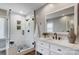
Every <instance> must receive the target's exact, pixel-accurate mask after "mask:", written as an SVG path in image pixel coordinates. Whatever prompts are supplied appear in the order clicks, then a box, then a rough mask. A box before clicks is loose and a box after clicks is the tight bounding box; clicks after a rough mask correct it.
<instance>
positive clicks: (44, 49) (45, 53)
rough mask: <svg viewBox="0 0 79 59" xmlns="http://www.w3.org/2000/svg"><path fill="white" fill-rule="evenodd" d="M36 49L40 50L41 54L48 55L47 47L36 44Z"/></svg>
mask: <svg viewBox="0 0 79 59" xmlns="http://www.w3.org/2000/svg"><path fill="white" fill-rule="evenodd" d="M36 51H38V52H40V53H41V54H43V55H49V49H46V48H43V47H41V46H39V45H37V46H36Z"/></svg>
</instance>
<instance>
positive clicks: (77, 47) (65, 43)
mask: <svg viewBox="0 0 79 59" xmlns="http://www.w3.org/2000/svg"><path fill="white" fill-rule="evenodd" d="M39 40H42V41H45V42H48V43H51V44H57V45H61V46H64V47H69V48H72V49H75V50H79V42H76V43H74V44H72V43H69V41H68V39H67V40H66V39H62V40H55V39H50V38H39Z"/></svg>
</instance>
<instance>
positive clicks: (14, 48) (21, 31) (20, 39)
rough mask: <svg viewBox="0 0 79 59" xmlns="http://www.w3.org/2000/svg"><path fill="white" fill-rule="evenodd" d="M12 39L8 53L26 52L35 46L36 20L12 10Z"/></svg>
mask: <svg viewBox="0 0 79 59" xmlns="http://www.w3.org/2000/svg"><path fill="white" fill-rule="evenodd" d="M9 16H10V40H9V49H8V51H9V52H8V54H11V55H12V54H14V55H15V54H24V53H23V51H27V50H29V49H31V48H34V45H33V43H34V20H33V19H32V18H29V19H28V20H27V19H26V16H25V15H21V14H18V13H16V12H13V11H10V14H9Z"/></svg>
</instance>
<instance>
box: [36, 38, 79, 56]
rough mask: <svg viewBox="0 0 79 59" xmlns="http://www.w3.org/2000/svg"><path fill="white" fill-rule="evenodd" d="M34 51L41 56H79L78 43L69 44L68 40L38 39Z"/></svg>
mask: <svg viewBox="0 0 79 59" xmlns="http://www.w3.org/2000/svg"><path fill="white" fill-rule="evenodd" d="M36 51H37V52H39V53H41V54H43V55H79V43H78V42H76V43H75V44H72V43H69V42H68V40H66V39H63V40H54V39H50V38H39V39H38V40H36Z"/></svg>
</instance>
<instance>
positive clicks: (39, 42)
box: [36, 41, 49, 48]
mask: <svg viewBox="0 0 79 59" xmlns="http://www.w3.org/2000/svg"><path fill="white" fill-rule="evenodd" d="M36 45H39V46H41V47H43V48H49V43H46V42H43V41H37V42H36Z"/></svg>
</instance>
